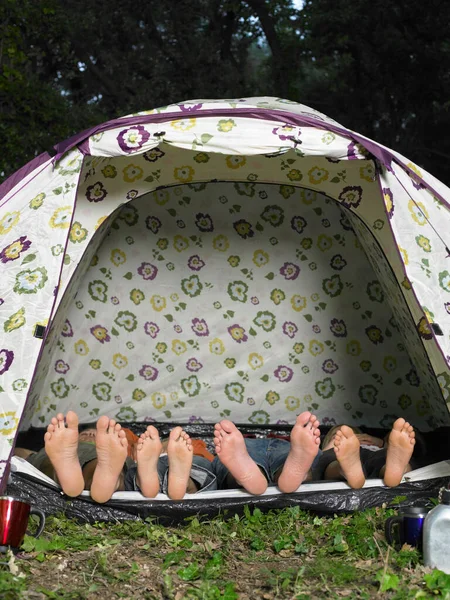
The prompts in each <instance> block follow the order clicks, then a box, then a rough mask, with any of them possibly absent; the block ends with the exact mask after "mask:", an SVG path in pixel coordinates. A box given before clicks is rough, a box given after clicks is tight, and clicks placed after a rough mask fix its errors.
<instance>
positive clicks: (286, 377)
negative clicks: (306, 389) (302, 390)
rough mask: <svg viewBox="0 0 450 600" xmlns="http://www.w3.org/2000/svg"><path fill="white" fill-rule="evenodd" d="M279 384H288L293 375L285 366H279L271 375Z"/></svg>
mask: <svg viewBox="0 0 450 600" xmlns="http://www.w3.org/2000/svg"><path fill="white" fill-rule="evenodd" d="M273 374H274V375H275V377H276V378H277V379H278V381H280V382H281V383H288V381H290V380H291V379H292V376H293V375H294V371H293V370H292V369H291V368H290V367H286V365H280V366H279V367H278V369H276V370H275V371H274V373H273Z"/></svg>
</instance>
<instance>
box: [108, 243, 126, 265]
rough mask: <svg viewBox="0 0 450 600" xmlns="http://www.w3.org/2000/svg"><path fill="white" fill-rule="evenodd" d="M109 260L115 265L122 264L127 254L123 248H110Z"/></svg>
mask: <svg viewBox="0 0 450 600" xmlns="http://www.w3.org/2000/svg"><path fill="white" fill-rule="evenodd" d="M110 260H111V262H112V264H113V265H114V266H115V267H118V266H119V265H123V264H124V263H125V262H126V260H127V255H126V254H125V252H124V251H123V250H119V248H114V249H113V250H111V258H110Z"/></svg>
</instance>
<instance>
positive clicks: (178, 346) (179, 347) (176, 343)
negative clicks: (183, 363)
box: [172, 340, 187, 356]
mask: <svg viewBox="0 0 450 600" xmlns="http://www.w3.org/2000/svg"><path fill="white" fill-rule="evenodd" d="M186 350H187V346H186V344H185V343H184V342H182V341H181V340H172V352H175V354H176V355H177V356H180V354H183V353H184V352H186Z"/></svg>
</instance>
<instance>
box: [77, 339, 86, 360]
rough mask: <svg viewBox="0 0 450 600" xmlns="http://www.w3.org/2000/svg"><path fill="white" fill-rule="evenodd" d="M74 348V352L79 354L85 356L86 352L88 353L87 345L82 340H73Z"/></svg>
mask: <svg viewBox="0 0 450 600" xmlns="http://www.w3.org/2000/svg"><path fill="white" fill-rule="evenodd" d="M74 348H75V354H78V355H79V356H86V354H88V353H89V346H88V345H87V344H86V342H85V341H84V340H78V342H75V344H74Z"/></svg>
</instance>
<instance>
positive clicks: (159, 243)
mask: <svg viewBox="0 0 450 600" xmlns="http://www.w3.org/2000/svg"><path fill="white" fill-rule="evenodd" d="M156 245H157V246H158V248H159V249H160V250H165V249H166V248H167V246H168V245H169V240H168V239H167V238H159V240H158V241H157V242H156Z"/></svg>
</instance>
